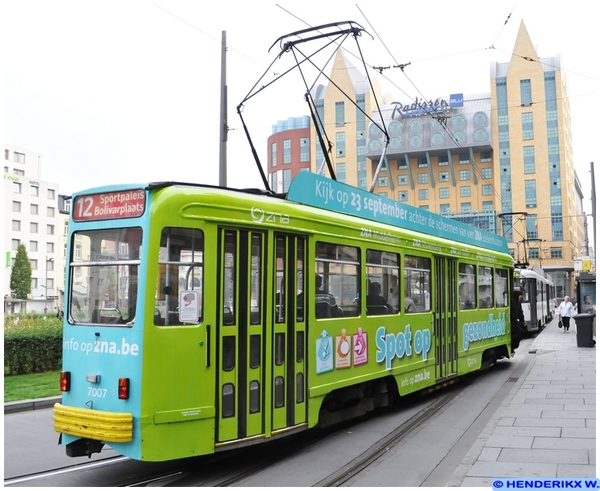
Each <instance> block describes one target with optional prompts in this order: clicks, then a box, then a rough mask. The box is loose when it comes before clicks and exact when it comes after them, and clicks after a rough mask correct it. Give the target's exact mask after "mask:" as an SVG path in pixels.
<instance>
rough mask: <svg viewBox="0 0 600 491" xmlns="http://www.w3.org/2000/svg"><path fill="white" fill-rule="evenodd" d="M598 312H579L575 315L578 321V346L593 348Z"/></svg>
mask: <svg viewBox="0 0 600 491" xmlns="http://www.w3.org/2000/svg"><path fill="white" fill-rule="evenodd" d="M595 317H596V314H578V315H576V316H574V317H573V319H575V322H576V323H577V347H578V348H593V347H594V345H595V344H596V341H594V318H595Z"/></svg>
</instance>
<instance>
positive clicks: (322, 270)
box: [315, 242, 360, 318]
mask: <svg viewBox="0 0 600 491" xmlns="http://www.w3.org/2000/svg"><path fill="white" fill-rule="evenodd" d="M358 258H359V250H358V248H357V247H350V246H344V245H338V244H327V243H324V242H318V243H317V251H316V260H317V262H316V265H315V272H316V276H317V280H316V281H317V282H321V285H320V287H319V285H316V289H317V292H316V294H315V302H316V304H315V310H316V316H317V318H325V317H348V316H356V315H358V314H359V309H358V304H357V303H355V302H354V299H355V298H356V293H357V292H360V290H359V288H360V287H359V275H358V271H359V265H360V263H359V259H358Z"/></svg>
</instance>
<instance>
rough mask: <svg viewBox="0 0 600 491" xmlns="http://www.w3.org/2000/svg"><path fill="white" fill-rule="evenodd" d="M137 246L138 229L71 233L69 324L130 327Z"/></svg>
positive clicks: (135, 292)
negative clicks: (75, 254) (72, 255)
mask: <svg viewBox="0 0 600 491" xmlns="http://www.w3.org/2000/svg"><path fill="white" fill-rule="evenodd" d="M141 245H142V229H141V228H139V227H134V228H126V229H101V230H89V231H84V232H77V233H75V234H73V243H72V247H71V250H72V251H78V254H77V256H76V257H72V258H71V263H70V268H71V278H72V279H73V280H72V282H71V285H70V299H71V301H70V305H69V312H68V320H69V323H71V324H79V323H82V324H83V323H85V324H106V325H114V326H123V327H128V326H131V325H133V320H134V319H135V316H136V308H137V298H138V270H139V265H140V247H141Z"/></svg>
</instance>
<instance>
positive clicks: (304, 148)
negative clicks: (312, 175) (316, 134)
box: [300, 138, 310, 162]
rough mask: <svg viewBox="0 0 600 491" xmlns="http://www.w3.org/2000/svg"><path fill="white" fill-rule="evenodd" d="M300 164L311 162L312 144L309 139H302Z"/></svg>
mask: <svg viewBox="0 0 600 491" xmlns="http://www.w3.org/2000/svg"><path fill="white" fill-rule="evenodd" d="M300 162H310V142H309V140H308V138H300Z"/></svg>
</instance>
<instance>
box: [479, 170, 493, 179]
mask: <svg viewBox="0 0 600 491" xmlns="http://www.w3.org/2000/svg"><path fill="white" fill-rule="evenodd" d="M481 177H482V178H483V179H491V178H492V168H491V167H485V168H484V169H481Z"/></svg>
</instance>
